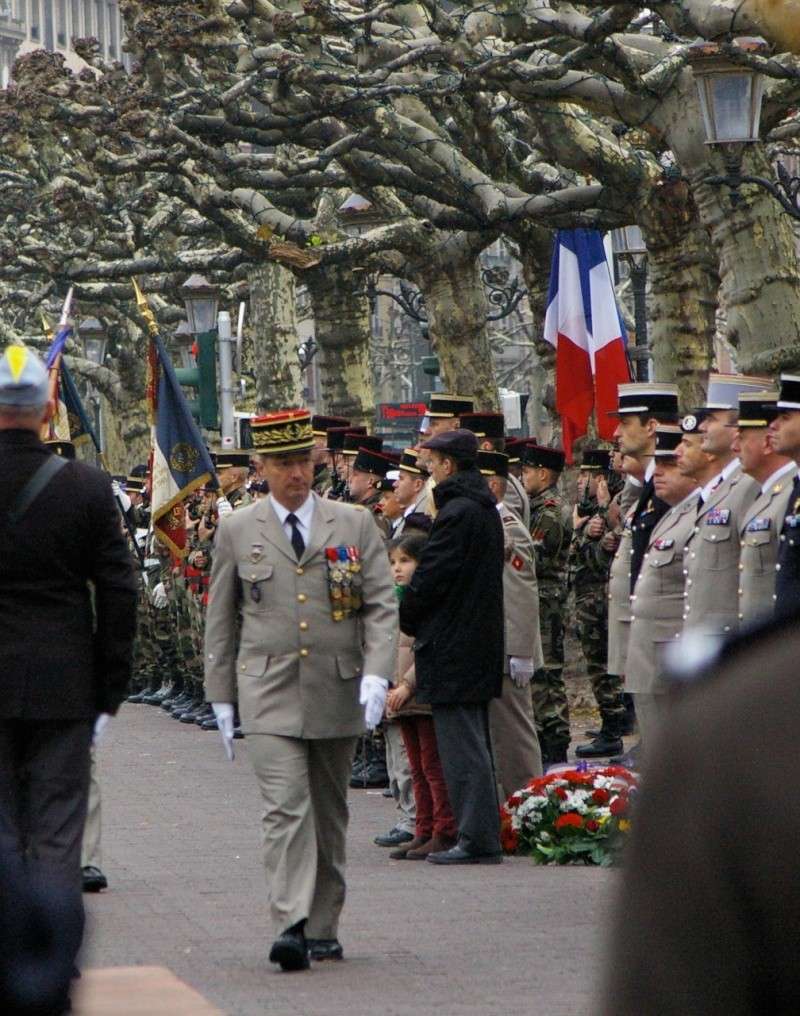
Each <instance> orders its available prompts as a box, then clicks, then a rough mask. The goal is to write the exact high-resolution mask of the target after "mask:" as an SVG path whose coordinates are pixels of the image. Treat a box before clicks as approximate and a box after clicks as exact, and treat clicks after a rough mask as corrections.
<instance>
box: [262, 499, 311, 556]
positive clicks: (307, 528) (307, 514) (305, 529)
mask: <svg viewBox="0 0 800 1016" xmlns="http://www.w3.org/2000/svg"><path fill="white" fill-rule="evenodd" d="M269 501H270V504H271V505H272V510H273V511H274V512H275V514H276V515H277V516H278V522H280V524H281V526H283V531H284V532H285V533H286V535H287V537H288V538H289V540H290V541H291V538H292V527H291V525H290V523H288V522H287V521H286V517H287V516H288V515H291V514H292V513H291V511H290V509H289V508H284V506H283V505H282V504H280V503H279V502H278V501H276V500H275V498H274V497H273V496H272V494H270V495H269ZM294 515H295V518H296V519H297V522H298V524H299V529H300V534H301V536H302V537H303V540H304V541H305V543H306V545H307V544H308V538H309V536H310V535H311V519H312V517H313V515H314V495H313V494H309V495H308V497H307V498H306V499H305V501H304V502H303V503H302V504H301V505H300V507H299V508H297V509H295V512H294Z"/></svg>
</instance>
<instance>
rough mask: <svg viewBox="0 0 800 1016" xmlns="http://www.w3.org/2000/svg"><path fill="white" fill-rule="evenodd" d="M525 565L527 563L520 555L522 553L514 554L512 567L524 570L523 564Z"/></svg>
mask: <svg viewBox="0 0 800 1016" xmlns="http://www.w3.org/2000/svg"><path fill="white" fill-rule="evenodd" d="M524 565H525V561H524V559H523V558H521V557H520V555H519V554H515V555H514V556H513V557H512V558H511V567H512V568H513V569H514V570H515V571H522V569H523V566H524Z"/></svg>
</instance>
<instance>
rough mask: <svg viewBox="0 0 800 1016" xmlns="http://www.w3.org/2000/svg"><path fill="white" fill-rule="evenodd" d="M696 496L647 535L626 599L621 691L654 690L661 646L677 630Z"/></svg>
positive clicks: (680, 622) (676, 635)
mask: <svg viewBox="0 0 800 1016" xmlns="http://www.w3.org/2000/svg"><path fill="white" fill-rule="evenodd" d="M696 514H697V497H696V496H695V497H692V498H690V499H689V500H688V501H685V502H684V503H683V504H681V505H677V506H676V507H675V508H672V509H671V510H670V511H668V512H667V514H666V515H664V516H662V517H661V518H660V519H659V521H658V522H657V523H656V526H655V529H654V530H653V532H652V533H651V534H650V542H649V544H648V545H647V551H646V552H645V555H644V557H643V559H642V567H641V570H640V571H639V577H638V578H637V580H636V586H635V588H634V591H633V595H632V596H631V625H630V639H629V642H628V662H627V667H626V670H625V691H627V692H633V693H638V694H642V693H647V692H654V691H659V690H660V687H659V685H660V682H659V677H660V675H661V672H662V665H661V664H662V660H663V654H664V650H665V649H666V647H667V645H669V644H670V643H672V642H675V641H677V640H678V639H679V638H680V636H681V633H682V630H683V603H684V596H683V593H684V582H685V576H684V560H683V556H684V550H685V547H686V543H687V540H688V539H689V535H690V534H691V533H692V532H693V530H694V524H695V515H696Z"/></svg>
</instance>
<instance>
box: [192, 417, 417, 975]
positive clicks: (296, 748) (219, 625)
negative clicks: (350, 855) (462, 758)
mask: <svg viewBox="0 0 800 1016" xmlns="http://www.w3.org/2000/svg"><path fill="white" fill-rule="evenodd" d="M252 433H253V444H254V452H255V453H256V454H260V455H261V468H262V471H263V473H264V476H265V478H266V480H267V481H268V483H269V487H270V495H269V497H267V498H265V499H263V500H261V501H258V502H257V503H256V504H254V505H252V506H251V507H249V508H244V509H242V510H240V511H238V512H235V513H234V514H232V515H229V516H227V517H226V518H224V519H223V520H222V522H221V524H220V527H219V531H218V534H217V540H216V545H215V554H214V566H213V570H212V574H211V592H210V597H209V604H208V613H207V618H206V639H205V689H206V696H207V698H208V700H209V701H210V702H211V703H212V704H213V706H214V711H215V713H216V714H217V718H218V722H219V726H220V732H221V733H222V735H223V740H224V742H225V744H226V747H228V748H230V744H231V742H230V737H231V736H232V713H233V705H232V704H233V702H234V701H236V699H237V698H238V702H239V711H240V714H241V721H242V729H243V730H244V732H245V734H246V735H247V742H246V743H247V749H248V754H249V755H250V759H251V761H252V764H253V768H254V769H255V773H256V777H257V780H258V783H259V788H260V790H261V796H262V799H263V803H264V815H263V837H264V864H265V868H266V874H267V882H268V885H269V890H270V912H271V917H272V922H273V926H274V931H275V933H276V935H277V939H276V941H275V943H274V945H273V947H272V951H271V952H270V960H271V961H272V962H275V963H279V964H280V965H281V967H282V968H284V969H288V970H298V969H305V968H306V967H308V965H309V950H310V955H311V957H312V958H315V959H327V958H340V957H341V955H342V948H341V945H340V944H339V942H338V939H337V930H338V922H339V915H340V912H341V909H342V905H343V903H344V896H345V880H344V861H345V834H346V829H347V784H348V779H349V776H350V768H351V764H352V760H353V751H354V748H355V743H356V739H357V737H358V735H359V734H361V733H362V732H363V731H364V727H365V720H366V725H368V726H375V725H376V724H377V723H379V722H380V719H381V716H382V714H383V707H384V704H385V697H386V688H387V685H388V681H387V675H389V674H390V673H391V672H392V666H393V663H394V651H395V643H396V630H397V608H396V604H395V600H394V594H393V587H392V579H391V574H390V570H389V563H388V559H387V556H386V551H385V550H384V546H383V541H382V540H381V537H380V533H379V531H378V528H377V527H376V526H375V523H374V521H373V519H372V517H371V515H370V513H369V512H368V511H366V510H363V509H361V508H359V507H356V506H350V505H344V504H339V503H336V502H331V501H327V500H324V499H322V498H320V497H318V496H317V495H316V494H313V493H311V484H312V482H313V464H312V459H311V448H312V446H313V434H312V430H311V420H310V415H309V413H308V412H306V411H304V410H292V411H288V412H285V413H273V414H269V415H267V416H263V417H260V418H256V419H254V420H253V421H252ZM240 617H241V633H240V635H239V637H238V654H237V627H238V621H239V618H240Z"/></svg>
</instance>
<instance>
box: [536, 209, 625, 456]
mask: <svg viewBox="0 0 800 1016" xmlns="http://www.w3.org/2000/svg"><path fill="white" fill-rule="evenodd" d="M544 337H545V339H546V340H547V341H548V342H549V343H550V344H551V345H552V346H554V347H555V350H556V409H557V410H558V412H559V415H560V416H561V424H562V431H563V440H564V451H565V452H566V454H567V459H568V461H570V462H571V461H572V445H573V442H574V441H575V440H576V439H577V438H579V437H581V436H583V435H584V434H585V433H586V430H587V427H588V423H589V417H590V416H591V413H592V409H594V411H595V417H596V420H597V433H598V436H599V437H601V438H604V439H606V440H610V439H611V438H612V437H613V434H614V427H615V426H616V421H615V420H614V419H613V417H611V416H609V413H613V412H614V411H615V410H616V408H617V385H618V384H625V383H626V382H628V381H630V379H631V376H630V368H629V366H628V356H627V350H626V347H627V336H626V334H625V325H624V324H623V323H622V318H621V317H620V313H619V309H618V307H617V301H616V298H615V296H614V284H613V281H612V279H611V271H610V269H609V265H608V260H607V259H606V252H605V248H604V246H603V237H602V234H601V233H600V232H598V231H597V230H596V229H560V230H559V231H558V233H557V234H556V243H555V250H554V251H553V267H552V271H551V274H550V293H549V296H548V300H547V314H546V316H545V320H544Z"/></svg>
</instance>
